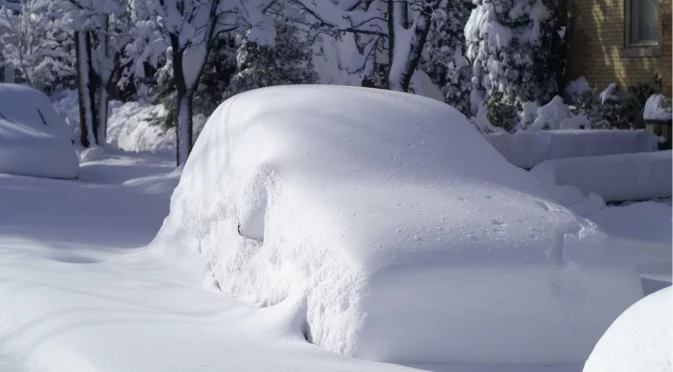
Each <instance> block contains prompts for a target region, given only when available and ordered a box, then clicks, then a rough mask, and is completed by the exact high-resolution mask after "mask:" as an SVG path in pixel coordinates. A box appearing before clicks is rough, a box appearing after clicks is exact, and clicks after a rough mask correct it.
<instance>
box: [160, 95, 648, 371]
mask: <svg viewBox="0 0 673 372" xmlns="http://www.w3.org/2000/svg"><path fill="white" fill-rule="evenodd" d="M259 102H264V105H260V104H259ZM239 232H240V234H241V235H243V236H239ZM245 237H247V238H245ZM262 240H263V242H262ZM151 249H152V250H154V251H155V252H157V254H158V255H160V256H162V257H167V258H170V257H174V261H175V262H178V263H181V264H182V265H183V266H184V267H185V270H186V271H191V272H194V275H195V277H196V280H197V281H202V280H205V281H206V283H207V285H212V284H213V277H214V282H216V283H217V285H218V286H219V288H220V289H222V290H223V291H224V292H225V293H227V294H230V295H234V296H238V297H239V298H241V299H244V300H247V301H250V302H256V303H258V304H260V305H264V306H269V305H274V304H278V303H281V302H283V301H297V302H299V303H300V304H301V306H305V308H300V309H299V314H298V316H299V317H300V318H301V317H305V318H306V320H305V322H306V324H307V327H308V328H307V334H308V337H309V339H310V340H311V341H313V342H315V343H316V344H318V345H321V346H323V347H325V348H326V349H328V350H330V351H335V352H338V353H342V354H346V355H352V356H355V357H358V358H365V359H370V360H379V361H394V362H403V363H413V362H420V361H424V362H427V363H464V364H476V363H480V364H495V365H498V364H558V363H572V362H581V361H583V360H584V359H585V358H586V357H587V356H588V353H589V352H590V350H591V348H592V347H593V345H594V343H595V342H596V341H597V340H598V337H600V335H601V334H602V333H603V331H604V330H605V329H606V328H607V326H608V325H609V323H610V322H611V321H612V320H613V319H614V317H616V316H617V315H618V314H619V313H621V311H623V310H624V309H625V308H626V307H627V306H629V305H630V304H631V303H633V302H635V301H636V300H637V299H638V298H640V296H641V295H642V291H641V288H640V283H639V280H638V279H637V276H636V274H635V271H632V270H631V269H630V268H627V267H621V266H622V265H621V263H620V260H619V256H620V249H617V248H614V247H612V246H611V245H610V244H608V241H607V240H606V239H605V236H604V235H603V234H602V233H601V232H600V231H599V230H597V229H596V227H595V225H592V224H590V223H588V222H587V221H584V220H581V219H577V218H575V217H574V216H573V215H572V214H571V213H570V212H569V211H568V210H567V209H565V208H564V207H561V206H560V205H557V204H555V203H554V202H551V201H549V200H547V199H546V195H545V193H544V192H543V191H542V190H541V189H540V188H539V187H538V186H537V184H536V182H535V181H534V180H533V178H532V177H531V176H530V175H529V174H528V173H526V172H525V171H523V170H520V169H517V168H515V167H514V166H512V165H510V164H508V163H507V162H506V161H505V159H503V158H502V157H501V156H500V155H499V154H498V153H497V152H496V151H495V150H494V149H493V148H492V147H491V146H489V145H488V144H487V143H486V142H485V141H484V139H483V138H482V137H481V135H480V134H479V133H478V132H477V131H475V130H474V128H473V127H472V126H471V125H470V124H469V123H468V122H467V120H466V119H465V117H464V116H463V115H461V114H460V113H458V112H457V111H455V110H453V109H452V108H450V107H449V106H446V105H443V104H441V103H438V102H436V101H433V100H430V99H427V98H423V97H418V96H413V95H408V94H402V93H395V92H387V91H381V90H372V89H362V88H353V87H325V86H296V87H274V88H265V89H260V90H256V91H253V92H247V93H244V94H241V95H238V96H236V97H234V98H232V99H229V100H228V101H226V102H225V103H224V104H222V105H221V106H220V107H219V108H218V110H217V111H216V112H215V113H214V114H213V116H211V118H210V119H209V122H208V124H206V128H205V129H204V132H203V137H202V138H201V139H200V140H199V141H198V142H197V143H196V146H195V148H194V151H193V153H192V155H191V157H190V159H189V161H188V162H187V164H186V166H185V169H184V172H183V176H182V178H181V181H180V184H179V186H178V187H177V189H176V191H175V193H174V194H173V197H172V200H171V213H170V215H169V217H168V218H167V219H166V221H165V222H164V225H163V227H162V229H161V231H160V232H159V234H158V235H157V238H156V240H155V241H154V242H153V244H152V246H151ZM194 268H198V270H194ZM419 314H422V316H419ZM521 345H526V346H525V347H521Z"/></svg>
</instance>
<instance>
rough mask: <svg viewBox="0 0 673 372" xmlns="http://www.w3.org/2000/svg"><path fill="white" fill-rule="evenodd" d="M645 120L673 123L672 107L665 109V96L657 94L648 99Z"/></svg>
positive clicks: (644, 112) (644, 114) (644, 113)
mask: <svg viewBox="0 0 673 372" xmlns="http://www.w3.org/2000/svg"><path fill="white" fill-rule="evenodd" d="M643 119H645V120H661V121H671V119H673V115H671V107H670V106H669V107H665V105H664V96H663V95H662V94H655V95H652V96H650V98H648V99H647V102H646V103H645V110H644V111H643Z"/></svg>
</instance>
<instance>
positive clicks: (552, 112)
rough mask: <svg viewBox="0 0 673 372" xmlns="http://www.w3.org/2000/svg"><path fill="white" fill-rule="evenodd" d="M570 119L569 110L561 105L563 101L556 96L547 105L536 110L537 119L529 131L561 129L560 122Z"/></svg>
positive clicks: (563, 104)
mask: <svg viewBox="0 0 673 372" xmlns="http://www.w3.org/2000/svg"><path fill="white" fill-rule="evenodd" d="M570 117H571V114H570V110H569V109H568V107H566V105H565V103H563V99H562V98H561V97H559V96H556V97H554V98H553V99H552V100H551V101H549V103H547V104H546V105H544V106H542V107H540V108H538V110H537V117H536V118H535V121H533V124H532V125H531V126H530V128H529V129H530V130H534V131H537V130H549V129H551V130H554V129H561V122H563V121H564V120H566V119H570Z"/></svg>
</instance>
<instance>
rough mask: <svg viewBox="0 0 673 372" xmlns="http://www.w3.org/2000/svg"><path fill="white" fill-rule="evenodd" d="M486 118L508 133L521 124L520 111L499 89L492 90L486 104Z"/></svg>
mask: <svg viewBox="0 0 673 372" xmlns="http://www.w3.org/2000/svg"><path fill="white" fill-rule="evenodd" d="M486 118H488V121H489V122H490V123H491V124H492V125H494V126H496V127H499V128H502V129H504V130H505V131H507V132H513V131H514V130H515V129H516V125H517V123H518V122H519V110H518V109H517V106H516V105H515V104H514V103H513V102H512V101H511V99H510V98H507V97H505V95H504V94H503V92H502V91H500V89H499V88H497V87H496V88H494V89H493V90H491V95H490V98H489V99H488V101H487V104H486Z"/></svg>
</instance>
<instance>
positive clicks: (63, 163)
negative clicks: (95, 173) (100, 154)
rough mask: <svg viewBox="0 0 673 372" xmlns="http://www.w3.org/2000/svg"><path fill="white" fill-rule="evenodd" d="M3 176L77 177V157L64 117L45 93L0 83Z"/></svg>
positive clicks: (0, 147) (1, 163)
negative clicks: (6, 174)
mask: <svg viewBox="0 0 673 372" xmlns="http://www.w3.org/2000/svg"><path fill="white" fill-rule="evenodd" d="M0 173H10V174H18V175H24V176H36V177H49V178H76V177H77V176H78V173H79V164H78V161H77V154H76V153H75V149H74V147H73V144H72V141H71V135H70V132H69V130H68V128H67V126H66V124H65V121H64V120H63V118H62V117H61V116H60V115H59V114H58V113H56V111H55V110H54V108H53V107H52V105H51V102H50V101H49V98H48V97H47V96H46V95H44V94H43V93H41V92H39V91H37V90H35V89H33V88H30V87H27V86H23V85H16V84H0Z"/></svg>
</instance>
